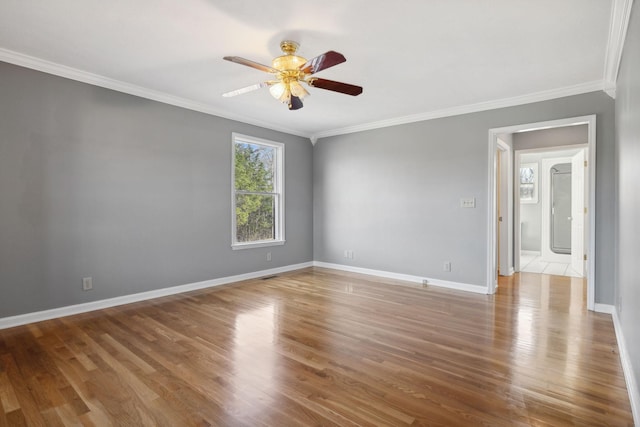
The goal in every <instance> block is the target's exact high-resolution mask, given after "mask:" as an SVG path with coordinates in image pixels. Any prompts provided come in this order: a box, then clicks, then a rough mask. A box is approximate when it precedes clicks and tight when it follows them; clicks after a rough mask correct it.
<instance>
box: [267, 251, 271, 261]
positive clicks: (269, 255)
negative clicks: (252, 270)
mask: <svg viewBox="0 0 640 427" xmlns="http://www.w3.org/2000/svg"><path fill="white" fill-rule="evenodd" d="M267 261H271V252H267Z"/></svg>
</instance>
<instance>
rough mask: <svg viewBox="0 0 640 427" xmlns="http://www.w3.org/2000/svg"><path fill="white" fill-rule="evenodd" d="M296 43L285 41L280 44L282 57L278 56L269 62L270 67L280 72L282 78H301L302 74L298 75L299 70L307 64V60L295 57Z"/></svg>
mask: <svg viewBox="0 0 640 427" xmlns="http://www.w3.org/2000/svg"><path fill="white" fill-rule="evenodd" d="M298 46H299V45H298V43H296V42H294V41H291V40H285V41H283V42H282V43H280V49H282V52H283V53H284V55H282V56H278V57H277V58H275V59H274V60H273V61H272V62H271V66H272V67H273V68H275V69H276V70H279V71H282V72H283V74H284V75H283V76H282V77H294V78H300V77H302V75H301V74H302V73H300V71H298V70H299V68H300V67H301V66H303V65H304V64H306V63H307V60H306V59H305V58H303V57H301V56H298V55H295V53H296V51H297V50H298Z"/></svg>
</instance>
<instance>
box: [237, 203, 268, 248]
mask: <svg viewBox="0 0 640 427" xmlns="http://www.w3.org/2000/svg"><path fill="white" fill-rule="evenodd" d="M275 206H276V196H273V195H262V194H236V241H237V242H253V241H256V240H274V239H275V233H276V227H275Z"/></svg>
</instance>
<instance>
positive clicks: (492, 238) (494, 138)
mask: <svg viewBox="0 0 640 427" xmlns="http://www.w3.org/2000/svg"><path fill="white" fill-rule="evenodd" d="M579 124H586V125H587V129H588V142H587V146H588V147H589V150H588V151H589V160H588V163H587V169H588V174H589V183H588V186H589V207H588V209H587V221H588V223H589V224H588V228H589V232H588V236H589V242H588V244H587V247H586V252H587V260H588V263H587V267H588V268H587V309H589V310H594V309H595V287H596V277H595V260H594V259H593V256H594V254H595V243H596V242H595V235H596V233H595V227H596V222H595V204H596V197H595V191H596V115H595V114H592V115H589V116H581V117H572V118H566V119H559V120H549V121H545V122H538V123H527V124H521V125H514V126H506V127H501V128H494V129H489V144H488V187H487V190H488V191H487V195H488V199H489V201H488V203H487V206H488V215H487V217H488V218H487V219H488V221H487V265H486V272H487V283H486V286H487V293H488V294H494V293H495V292H496V282H497V277H496V268H495V265H496V259H495V258H496V218H497V213H496V199H495V197H496V194H495V188H496V164H495V161H496V159H495V158H496V155H495V153H496V150H497V149H498V135H500V134H510V133H515V132H519V131H525V130H538V129H547V128H555V127H563V126H571V125H579ZM515 195H516V198H519V194H518V193H517V192H515ZM516 202H517V200H516ZM514 223H515V221H514ZM514 231H515V233H514V234H515V236H516V237H515V239H514V240H516V242H519V240H520V230H519V229H518V227H515V230H514ZM518 267H519V266H518V265H516V268H518Z"/></svg>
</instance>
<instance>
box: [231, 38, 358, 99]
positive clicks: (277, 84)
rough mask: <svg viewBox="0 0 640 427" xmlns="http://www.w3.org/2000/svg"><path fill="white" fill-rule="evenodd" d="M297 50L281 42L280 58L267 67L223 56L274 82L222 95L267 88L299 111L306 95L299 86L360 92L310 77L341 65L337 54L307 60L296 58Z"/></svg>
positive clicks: (296, 46)
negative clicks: (271, 75) (269, 77)
mask: <svg viewBox="0 0 640 427" xmlns="http://www.w3.org/2000/svg"><path fill="white" fill-rule="evenodd" d="M298 47H299V45H298V43H296V42H293V41H290V40H285V41H283V42H281V43H280V49H282V52H283V53H284V55H282V56H278V57H277V58H275V59H274V60H273V61H272V62H271V66H268V65H262V64H259V63H257V62H254V61H250V60H248V59H244V58H241V57H239V56H225V57H224V59H225V60H227V61H231V62H235V63H236V64H241V65H246V66H247V67H252V68H256V69H258V70H261V71H265V72H267V73H271V74H273V75H274V79H273V80H267V81H266V82H262V83H257V84H255V85H251V86H247V87H244V88H242V89H237V90H234V91H231V92H227V93H224V94H222V96H225V97H231V96H236V95H241V94H243V93H247V92H251V91H254V90H257V89H260V88H263V87H269V92H270V93H271V95H272V96H273V97H274V98H276V99H278V100H279V101H280V102H282V103H283V104H287V105H288V106H289V109H290V110H299V109H300V108H302V106H303V105H302V100H303V99H304V98H305V97H306V96H309V95H310V94H309V92H308V91H307V90H306V89H305V88H304V86H303V85H302V84H301V83H305V84H307V85H309V86H311V87H317V88H319V89H326V90H331V91H334V92H340V93H344V94H347V95H352V96H357V95H360V94H361V93H362V88H361V87H360V86H355V85H351V84H347V83H341V82H336V81H334V80H327V79H321V78H318V77H312V75H313V74H315V73H317V72H318V71H322V70H326V69H327V68H329V67H333V66H334V65H338V64H341V63H343V62H345V61H346V58H345V57H344V56H343V55H342V54H341V53H338V52H334V51H333V50H330V51H329V52H326V53H323V54H322V55H319V56H316V57H315V58H313V59H310V60H308V61H307V60H306V59H305V58H303V57H301V56H298V55H296V51H297V50H298Z"/></svg>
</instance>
